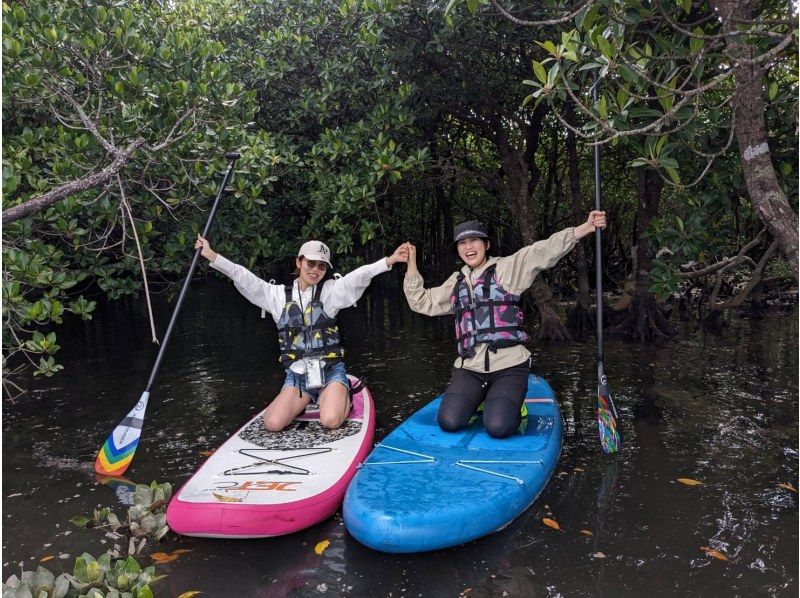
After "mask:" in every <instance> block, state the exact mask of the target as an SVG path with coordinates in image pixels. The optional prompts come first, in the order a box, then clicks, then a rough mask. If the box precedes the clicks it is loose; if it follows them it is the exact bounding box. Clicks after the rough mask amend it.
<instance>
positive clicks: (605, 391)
mask: <svg viewBox="0 0 800 598" xmlns="http://www.w3.org/2000/svg"><path fill="white" fill-rule="evenodd" d="M594 77H595V81H594V85H593V86H592V99H593V100H594V101H595V102H596V101H597V88H598V87H599V85H600V80H599V79H598V77H597V71H595V74H594ZM594 209H595V210H600V146H599V145H595V146H594ZM602 235H603V232H602V231H601V230H600V228H595V229H594V248H595V260H594V262H595V278H596V285H595V286H596V287H597V310H596V317H597V431H598V432H599V434H600V446H602V447H603V451H604V452H606V453H613V452H615V451H616V450H617V449H618V448H619V447H620V444H622V439H621V438H620V433H619V423H618V417H617V408H616V406H615V405H614V398H613V397H612V396H611V387H610V386H609V384H608V378H606V373H605V370H604V369H603V262H602V259H603V237H602Z"/></svg>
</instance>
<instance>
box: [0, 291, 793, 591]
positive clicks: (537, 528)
mask: <svg viewBox="0 0 800 598" xmlns="http://www.w3.org/2000/svg"><path fill="white" fill-rule="evenodd" d="M376 289H377V290H376ZM396 293H397V289H396V288H395V289H394V290H392V289H379V288H377V287H375V288H374V289H373V291H371V292H370V294H369V295H368V296H367V297H365V298H364V299H363V300H362V301H360V304H359V306H358V307H357V308H354V309H350V310H345V311H343V312H341V319H342V328H343V330H344V343H345V346H346V348H347V349H348V353H347V357H346V361H347V364H348V368H349V369H350V370H351V371H353V372H355V373H358V374H359V375H361V376H363V377H365V378H366V379H367V381H368V384H369V386H370V388H371V390H372V392H373V395H374V396H375V401H376V407H377V429H376V439H380V438H382V437H383V436H385V435H386V434H387V433H388V432H389V431H390V430H392V429H393V428H394V427H395V426H396V425H397V424H398V423H399V422H400V421H402V420H403V419H405V418H406V417H408V416H409V415H410V414H411V413H412V412H413V411H414V410H416V409H418V408H419V407H421V406H422V405H423V404H425V403H427V402H428V401H429V400H430V399H431V398H432V397H433V396H434V395H435V394H436V393H438V392H441V391H442V390H443V388H444V387H445V385H446V384H447V381H448V379H449V377H450V370H451V367H452V363H453V360H454V352H453V349H452V347H451V342H450V335H451V330H450V327H451V323H450V321H449V320H448V319H447V318H423V317H420V316H417V315H415V314H412V313H410V312H409V311H407V309H406V308H405V307H404V306H403V303H402V302H401V301H399V300H398V297H397V296H396ZM156 308H157V313H156V317H157V322H158V323H160V324H161V327H162V328H163V326H164V324H165V323H166V321H167V319H168V315H169V309H168V306H165V305H163V303H161V304H159V305H157V306H156ZM59 344H61V345H62V347H63V350H62V353H61V354H60V360H61V362H62V363H63V364H64V365H65V371H64V373H63V375H60V376H58V377H56V378H54V379H51V380H41V381H36V382H35V387H34V392H32V393H31V395H30V396H29V398H28V399H26V400H24V401H22V402H20V403H19V404H17V405H13V406H11V405H5V406H4V419H3V432H4V443H3V457H4V459H3V497H4V498H3V516H4V528H3V531H4V532H5V533H4V535H3V555H4V559H3V560H4V565H3V573H4V576H8V575H10V574H11V573H13V572H15V571H16V563H17V562H19V561H22V560H24V561H25V562H26V563H27V565H26V567H27V568H35V563H36V562H37V560H38V559H39V558H41V557H42V556H44V555H45V554H54V555H56V556H57V558H56V559H55V560H54V561H50V564H51V565H53V567H51V568H53V569H58V568H59V567H63V568H67V567H69V566H71V563H72V560H73V559H74V557H75V556H76V555H75V554H71V553H73V552H75V551H76V550H77V551H79V552H83V551H84V550H88V551H89V552H93V553H99V552H102V551H103V550H105V549H107V548H108V544H107V541H106V543H105V544H104V541H105V539H104V538H103V537H102V535H101V534H98V533H96V532H92V531H91V530H78V529H75V528H72V527H71V526H70V525H69V524H68V523H67V521H68V520H69V518H70V517H74V516H76V515H79V514H89V513H91V510H92V509H93V508H95V507H96V506H98V505H109V506H113V507H114V510H115V511H116V512H117V513H118V514H122V513H124V510H125V508H126V507H125V506H124V505H122V504H119V502H118V500H119V499H118V497H117V495H116V494H115V491H114V489H112V488H110V487H108V486H105V485H102V484H101V483H99V482H98V481H97V480H95V478H94V474H93V472H92V468H91V463H92V461H93V459H94V455H95V452H96V450H97V449H98V447H99V446H100V444H101V443H102V441H103V440H104V438H105V436H106V435H107V434H108V431H109V430H110V429H111V428H113V426H114V425H116V423H118V421H119V419H120V417H121V415H124V413H125V412H127V410H128V409H129V408H130V406H131V405H132V404H133V402H135V400H136V398H137V397H138V395H139V394H140V392H141V390H142V388H143V385H144V383H145V382H146V378H147V375H148V374H149V370H150V367H151V366H152V360H153V359H154V357H155V354H156V352H157V347H155V346H153V345H152V344H151V343H150V342H149V334H148V324H147V320H146V314H145V313H144V312H143V311H142V310H141V307H140V306H139V304H138V303H135V302H132V301H120V302H116V303H110V304H101V305H100V306H99V307H98V309H97V311H96V313H95V317H94V319H93V320H92V321H91V322H90V323H88V324H84V323H82V322H78V321H75V320H70V319H69V318H67V319H66V321H65V325H64V330H62V331H60V332H59ZM530 348H531V350H532V352H533V356H534V363H535V369H536V371H537V372H538V373H540V374H541V375H543V376H544V377H546V378H547V379H548V381H549V382H550V384H551V385H552V386H553V388H554V389H555V391H556V393H557V396H558V398H559V402H560V405H561V409H562V412H563V416H564V421H565V439H564V450H563V453H562V457H561V460H560V463H559V467H558V469H557V470H556V472H555V474H554V477H553V479H552V481H551V483H550V484H549V485H548V486H547V487H546V488H545V490H544V492H543V494H542V496H541V497H539V499H538V500H537V501H536V502H535V503H534V504H533V506H532V507H531V508H530V509H528V511H526V512H525V513H524V514H523V515H521V516H520V517H519V518H518V519H517V520H516V521H514V522H513V523H512V524H510V525H509V526H508V527H507V528H506V529H505V530H503V531H501V532H499V533H496V534H493V535H491V536H489V537H486V538H483V539H481V540H478V541H476V542H472V543H470V544H467V545H465V546H462V547H458V548H454V549H451V550H446V551H441V552H437V553H433V554H423V555H400V556H396V555H385V554H381V553H376V552H374V551H371V550H369V549H367V548H365V547H364V546H362V545H360V544H359V543H358V542H356V541H355V540H354V539H353V538H351V537H350V536H349V535H348V534H347V533H346V531H345V529H344V526H343V525H342V524H341V520H340V518H339V517H338V516H336V517H334V518H332V519H330V520H328V521H326V522H323V523H321V524H320V525H318V526H315V527H314V528H311V529H309V530H305V531H303V532H300V533H298V534H294V535H292V536H287V537H282V538H273V539H266V540H253V541H224V540H210V539H208V540H207V539H194V538H191V539H181V540H178V541H175V542H174V543H172V544H170V545H167V546H164V547H162V549H163V550H164V551H171V550H174V549H175V548H178V547H182V548H190V549H191V550H192V552H190V553H187V554H185V555H183V556H182V558H181V559H180V560H178V561H175V562H173V563H169V564H167V565H166V566H164V567H163V570H164V572H165V573H167V574H168V577H167V578H166V579H165V580H164V581H163V582H162V585H161V586H160V587H159V590H158V595H164V596H176V595H179V594H180V593H182V592H185V591H187V590H200V591H203V592H205V594H206V595H209V596H231V595H240V596H312V595H314V596H316V595H320V593H323V592H324V593H325V595H332V596H364V595H377V596H388V595H389V594H390V593H391V594H392V596H400V595H407V596H419V595H422V596H444V595H446V596H456V595H458V594H459V593H461V592H464V591H465V590H466V589H467V588H469V589H470V593H469V594H468V595H470V596H502V595H503V593H504V592H506V593H508V595H511V596H515V595H517V596H521V595H524V596H552V595H570V596H571V595H578V596H585V595H592V596H595V595H596V596H604V595H607V596H617V595H643V594H648V593H653V592H654V591H656V592H657V593H661V594H664V595H687V594H701V595H752V594H757V595H796V594H797V589H798V582H797V577H798V575H797V561H798V550H797V546H798V539H797V525H798V516H797V494H796V493H792V492H791V491H789V490H786V489H784V488H780V487H778V486H777V484H778V483H792V484H793V485H794V487H797V486H798V484H797V472H798V467H797V462H798V453H797V441H798V434H797V423H798V418H797V384H798V380H797V377H798V376H797V367H796V364H797V357H798V351H797V319H796V317H794V316H793V317H784V318H777V317H772V316H767V317H765V318H764V320H762V321H759V322H748V321H735V322H734V323H733V325H732V326H731V328H729V329H728V330H727V331H726V333H725V335H724V336H722V337H715V336H711V335H708V334H706V333H704V332H691V333H687V334H685V335H684V336H682V337H680V338H679V339H676V340H674V341H671V342H668V343H664V344H662V345H658V346H655V347H642V346H635V345H631V344H628V343H625V342H621V341H619V340H614V339H611V340H609V341H608V342H607V347H606V350H605V359H606V371H607V373H608V376H609V379H610V382H611V384H612V389H613V391H614V393H615V399H616V402H617V406H618V408H619V410H620V413H621V418H622V420H623V423H624V424H625V429H624V432H625V438H624V446H623V450H622V451H621V452H620V453H619V455H618V456H617V457H616V458H615V459H613V460H609V459H608V458H607V457H605V456H603V455H602V453H601V451H600V448H599V442H598V439H597V428H596V423H595V419H594V405H595V401H596V393H597V388H596V381H595V375H596V371H595V369H594V352H595V347H594V342H593V340H592V339H586V340H585V341H584V342H582V343H569V344H547V345H538V344H533V345H532V346H531V347H530ZM276 359H277V343H276V342H275V334H274V323H273V322H272V320H271V319H270V318H265V319H261V317H260V313H259V310H257V309H255V308H253V307H252V306H250V305H249V304H247V303H246V302H245V301H244V300H242V299H241V297H239V296H238V294H237V293H236V292H235V290H233V289H231V288H230V286H229V285H228V284H226V283H224V282H222V281H215V280H210V281H207V282H204V283H199V284H197V285H196V286H193V288H192V292H191V293H190V294H189V296H188V297H187V300H186V304H185V305H184V312H183V314H182V317H181V319H180V321H179V322H178V325H177V327H176V330H175V333H174V336H173V340H172V344H171V347H170V348H169V350H168V351H167V354H166V355H165V360H164V363H163V366H162V369H161V372H160V373H159V377H158V379H157V380H156V383H155V386H154V388H153V394H152V399H151V406H150V407H149V409H150V412H149V413H148V416H147V419H146V422H145V428H144V433H143V436H142V441H141V444H140V448H139V450H138V451H137V456H136V459H135V461H134V464H133V466H132V468H131V469H130V470H129V472H128V474H129V477H130V479H132V480H135V481H139V482H150V481H151V480H153V479H157V480H159V481H171V482H173V483H176V484H177V483H181V482H182V481H183V480H185V479H186V478H187V477H188V476H189V475H190V474H191V472H192V471H194V469H195V468H196V467H197V466H198V465H199V463H200V462H201V460H202V459H203V458H204V456H203V455H202V454H201V453H202V452H203V451H208V450H213V449H214V448H215V447H217V446H219V445H220V444H221V443H222V442H223V441H224V440H225V439H226V438H227V437H228V436H229V435H230V434H231V433H232V432H234V431H235V430H236V429H238V428H239V427H240V426H241V424H242V423H243V422H244V421H247V419H248V418H250V417H251V416H252V414H253V413H254V412H255V411H257V410H259V409H261V408H262V407H263V405H264V404H265V403H266V401H267V400H269V399H270V398H271V397H272V396H274V394H275V392H276V391H277V390H278V387H279V385H280V384H281V382H282V380H283V375H282V373H281V371H280V370H279V368H278V367H277V365H275V363H276ZM681 477H685V478H693V479H697V480H699V481H701V482H702V484H701V485H699V486H694V487H688V486H685V485H683V484H681V483H679V482H677V481H676V480H677V478H681ZM543 517H551V518H554V519H555V520H557V521H558V523H559V524H560V526H561V529H562V531H561V532H559V531H556V530H553V529H551V528H548V527H546V526H544V525H543V524H542V518H543ZM581 530H587V531H589V532H591V534H592V535H591V536H588V535H586V534H582V533H581ZM322 540H329V541H330V545H329V546H328V548H327V549H326V550H325V551H324V552H323V554H322V555H317V554H316V553H315V552H314V547H315V546H316V545H317V543H319V542H320V541H322ZM703 546H711V547H714V548H717V549H719V550H722V551H724V552H725V553H726V554H727V555H728V557H729V561H727V562H722V561H718V560H716V559H713V558H711V557H709V556H708V555H706V554H705V553H703V552H702V551H701V550H700V548H701V547H703ZM597 553H603V555H604V557H602V558H601V557H598V556H595V555H597ZM61 555H68V556H66V557H64V556H61ZM59 556H61V558H58V557H59Z"/></svg>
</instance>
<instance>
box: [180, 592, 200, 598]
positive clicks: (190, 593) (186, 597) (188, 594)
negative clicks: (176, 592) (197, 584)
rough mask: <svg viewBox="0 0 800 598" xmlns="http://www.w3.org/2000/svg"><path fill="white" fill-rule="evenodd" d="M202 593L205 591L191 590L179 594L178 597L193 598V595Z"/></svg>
mask: <svg viewBox="0 0 800 598" xmlns="http://www.w3.org/2000/svg"><path fill="white" fill-rule="evenodd" d="M202 593H203V592H200V591H198V590H190V591H188V592H184V593H183V594H181V595H180V596H178V598H192V596H199V595H200V594H202Z"/></svg>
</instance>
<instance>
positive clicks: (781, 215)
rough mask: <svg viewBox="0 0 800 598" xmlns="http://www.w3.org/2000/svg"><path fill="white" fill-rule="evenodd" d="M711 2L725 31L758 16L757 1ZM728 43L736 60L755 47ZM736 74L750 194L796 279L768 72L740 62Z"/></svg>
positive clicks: (734, 39)
mask: <svg viewBox="0 0 800 598" xmlns="http://www.w3.org/2000/svg"><path fill="white" fill-rule="evenodd" d="M712 4H713V5H714V7H715V8H716V9H717V10H718V11H719V13H720V15H721V16H722V19H723V30H724V31H725V33H732V32H734V31H736V30H737V28H738V25H737V22H738V21H744V22H750V21H752V20H753V4H752V3H751V2H748V1H746V0H713V1H712ZM725 43H726V45H727V48H728V52H729V54H730V55H731V57H732V58H734V59H741V58H743V59H752V58H753V54H754V53H753V47H752V46H749V45H748V44H747V41H746V39H745V38H744V37H743V36H741V35H728V36H727V37H726V40H725ZM734 75H735V77H736V86H735V90H734V126H735V127H736V140H737V142H738V143H739V153H740V154H741V157H742V174H743V175H744V180H745V184H746V185H747V192H748V194H749V196H750V200H751V202H752V203H753V207H754V208H755V210H756V212H757V213H758V217H759V218H760V219H761V222H763V224H764V227H765V228H766V229H767V231H769V233H770V235H772V237H773V238H774V239H775V240H776V241H778V244H779V245H780V248H781V251H783V253H784V255H785V256H786V257H787V258H788V259H789V261H790V262H791V263H792V271H793V273H794V274H793V275H794V277H795V280H797V275H798V274H797V273H798V233H797V214H795V213H794V210H792V208H791V206H790V205H789V201H788V199H787V197H786V194H785V193H784V192H783V190H782V189H781V186H780V184H779V182H778V175H777V173H776V172H775V168H774V167H773V165H772V152H771V151H770V149H769V143H768V141H767V132H766V126H765V124H764V101H763V98H762V95H761V94H762V93H763V89H764V70H763V67H762V66H761V65H760V64H758V63H753V64H743V63H741V62H739V63H737V64H736V65H735V66H734Z"/></svg>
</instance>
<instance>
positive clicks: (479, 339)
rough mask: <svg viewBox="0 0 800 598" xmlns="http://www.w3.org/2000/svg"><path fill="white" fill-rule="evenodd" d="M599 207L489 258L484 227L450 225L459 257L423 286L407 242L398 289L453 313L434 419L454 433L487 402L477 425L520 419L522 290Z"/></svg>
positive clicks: (597, 220)
mask: <svg viewBox="0 0 800 598" xmlns="http://www.w3.org/2000/svg"><path fill="white" fill-rule="evenodd" d="M605 226H606V216H605V212H600V211H592V212H591V213H590V214H589V217H588V219H587V220H586V222H584V223H583V224H581V225H579V226H576V227H570V228H567V229H564V230H562V231H561V232H558V233H555V234H554V235H552V236H551V237H550V238H549V239H546V240H544V241H537V242H536V243H533V244H532V245H528V246H527V247H523V248H522V249H520V250H519V251H517V252H516V253H514V254H513V255H510V256H507V257H500V258H496V257H489V256H488V255H487V251H488V250H489V248H490V247H491V242H490V240H489V232H488V230H487V229H486V227H485V226H484V225H483V224H481V223H480V222H478V221H475V220H470V221H468V222H463V223H461V224H459V225H458V226H456V227H455V231H454V234H453V244H454V245H455V248H456V250H457V252H458V256H459V257H460V258H461V260H462V261H463V262H464V264H465V265H464V267H462V268H461V270H459V271H457V272H454V273H453V274H452V275H451V276H450V278H448V279H447V280H446V281H445V282H444V284H442V285H441V286H438V287H434V288H431V289H426V288H424V281H423V279H422V276H420V274H419V271H418V270H417V252H416V247H414V245H412V244H411V243H406V245H405V246H406V248H407V250H408V271H407V272H406V276H405V281H404V283H403V290H404V291H405V294H406V299H408V304H409V305H410V306H411V309H412V310H414V311H416V312H418V313H421V314H425V315H428V316H442V315H445V314H449V313H452V314H453V316H454V317H455V332H456V343H457V345H458V355H459V357H458V359H457V360H456V363H455V364H454V367H453V378H452V380H451V381H450V385H449V386H448V388H447V391H446V392H445V395H444V398H443V399H442V403H441V406H440V407H439V414H438V421H439V426H440V427H441V428H442V429H443V430H445V431H449V432H454V431H456V430H459V429H460V428H463V427H464V426H466V425H467V424H468V423H469V421H470V418H471V417H472V415H473V414H474V413H475V412H476V410H477V409H478V407H479V406H480V404H481V403H483V402H484V401H485V406H484V413H483V424H484V426H485V427H486V431H487V432H488V433H489V434H490V435H491V436H494V437H495V438H505V437H507V436H510V435H511V434H513V433H514V431H516V429H517V428H518V426H519V424H520V408H521V406H522V403H523V401H524V400H525V391H526V390H527V386H528V373H529V371H530V363H529V360H530V355H531V354H530V351H528V350H527V349H526V348H525V346H524V343H525V342H527V341H528V335H527V334H526V332H525V330H524V328H523V325H522V306H521V304H520V295H522V293H523V291H525V290H526V289H527V288H529V287H530V286H531V284H533V279H534V278H536V275H537V274H539V272H541V271H542V270H546V269H547V268H552V267H553V266H554V265H555V264H556V262H558V260H560V259H561V258H562V257H564V256H565V255H566V254H567V253H569V252H570V251H571V250H572V248H573V247H575V245H576V244H577V242H578V240H580V239H582V238H583V237H585V236H587V235H590V234H592V233H593V232H594V231H595V228H596V227H599V228H605Z"/></svg>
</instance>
